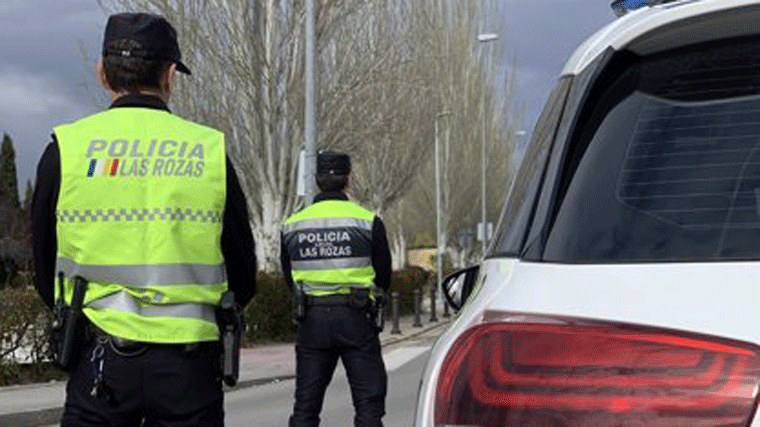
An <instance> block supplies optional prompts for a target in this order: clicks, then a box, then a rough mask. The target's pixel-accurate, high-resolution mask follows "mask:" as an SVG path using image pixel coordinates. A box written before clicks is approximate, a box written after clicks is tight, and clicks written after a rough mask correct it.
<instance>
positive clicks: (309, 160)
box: [254, 0, 317, 205]
mask: <svg viewBox="0 0 760 427" xmlns="http://www.w3.org/2000/svg"><path fill="white" fill-rule="evenodd" d="M255 3H256V2H254V4H255ZM305 33H306V34H305V36H306V40H305V45H306V46H305V52H304V55H305V58H304V62H305V64H304V66H305V70H304V87H305V91H306V99H305V105H304V177H305V180H306V181H305V182H304V184H305V188H304V189H305V194H306V199H305V200H304V201H305V204H306V205H310V204H311V202H312V199H313V198H314V194H316V188H315V183H314V171H315V169H316V167H317V152H316V151H317V150H316V131H315V129H316V126H315V119H314V115H315V113H314V110H315V104H316V101H315V90H314V85H315V81H314V80H315V79H314V68H315V65H314V63H315V59H314V55H315V53H314V50H315V47H314V45H315V43H316V42H315V29H314V0H306V29H305Z"/></svg>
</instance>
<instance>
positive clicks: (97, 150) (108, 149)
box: [86, 139, 205, 178]
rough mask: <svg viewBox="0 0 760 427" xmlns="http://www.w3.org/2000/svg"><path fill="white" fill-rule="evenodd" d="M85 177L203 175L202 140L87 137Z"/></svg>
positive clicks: (198, 176) (194, 176) (197, 176)
mask: <svg viewBox="0 0 760 427" xmlns="http://www.w3.org/2000/svg"><path fill="white" fill-rule="evenodd" d="M86 156H87V158H88V159H90V163H89V168H88V170H87V176H88V177H95V176H123V177H146V176H153V177H160V176H177V177H193V178H200V177H201V176H203V169H204V166H205V164H204V161H203V144H200V143H196V144H190V143H188V142H177V141H173V140H170V139H167V140H157V139H152V140H150V141H141V140H139V139H138V140H134V141H128V140H126V139H117V140H114V141H110V142H109V141H106V140H103V139H95V140H92V141H90V144H89V146H88V148H87V153H86Z"/></svg>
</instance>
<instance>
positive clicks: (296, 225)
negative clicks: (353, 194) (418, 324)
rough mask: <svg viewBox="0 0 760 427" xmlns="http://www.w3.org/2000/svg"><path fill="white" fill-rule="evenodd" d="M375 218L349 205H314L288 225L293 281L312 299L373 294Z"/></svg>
mask: <svg viewBox="0 0 760 427" xmlns="http://www.w3.org/2000/svg"><path fill="white" fill-rule="evenodd" d="M374 218H375V215H374V214H373V213H372V212H371V211H369V210H367V209H365V208H363V207H361V206H359V205H357V204H355V203H353V202H350V201H343V200H325V201H321V202H317V203H314V204H313V205H311V206H309V207H307V208H305V209H303V210H302V211H300V212H297V213H296V214H294V215H292V216H291V217H289V218H288V219H286V220H285V224H284V227H283V239H284V244H285V247H286V248H287V251H288V254H289V256H290V262H291V267H292V275H293V281H294V282H296V283H299V282H300V283H303V286H304V290H305V291H306V293H307V294H309V295H313V296H324V295H332V294H341V293H349V292H350V290H351V288H355V287H358V288H369V289H371V288H373V287H374V280H375V270H374V269H373V268H372V221H373V220H374Z"/></svg>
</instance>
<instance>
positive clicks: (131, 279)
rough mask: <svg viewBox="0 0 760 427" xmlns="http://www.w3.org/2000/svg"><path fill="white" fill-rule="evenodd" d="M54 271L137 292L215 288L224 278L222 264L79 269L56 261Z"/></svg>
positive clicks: (104, 266) (107, 266)
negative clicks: (154, 287)
mask: <svg viewBox="0 0 760 427" xmlns="http://www.w3.org/2000/svg"><path fill="white" fill-rule="evenodd" d="M55 271H60V272H63V273H64V275H65V276H66V277H74V276H81V277H86V278H87V279H88V280H90V281H93V282H102V283H121V284H124V285H130V286H135V287H138V288H143V287H148V286H151V285H159V286H170V285H187V284H195V285H216V284H219V283H222V282H224V281H225V278H226V277H227V275H226V273H225V271H226V269H225V265H224V264H218V265H201V264H183V265H177V264H169V265H79V264H77V263H75V262H74V261H72V260H69V259H65V258H58V260H56V267H55Z"/></svg>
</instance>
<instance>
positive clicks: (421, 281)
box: [0, 267, 432, 386]
mask: <svg viewBox="0 0 760 427" xmlns="http://www.w3.org/2000/svg"><path fill="white" fill-rule="evenodd" d="M24 277H25V278H26V277H29V276H24ZM431 278H432V275H431V273H429V272H427V271H425V270H423V269H422V268H419V267H410V268H407V269H405V270H401V271H396V272H393V274H392V277H391V291H398V292H399V293H400V294H401V305H400V309H401V313H402V314H410V313H412V312H413V305H412V295H413V292H414V290H415V289H419V290H420V291H421V292H422V296H423V298H429V292H430V288H429V286H430V282H431ZM27 280H28V279H27ZM243 312H244V319H245V324H246V328H245V332H244V334H243V345H244V346H253V345H257V344H266V343H271V342H292V341H293V339H294V337H295V330H296V329H295V325H294V324H293V321H292V319H291V315H290V292H289V291H288V289H287V287H286V286H285V281H284V279H283V277H282V275H281V274H267V273H259V275H258V277H257V292H256V296H255V297H254V298H253V299H252V300H251V302H250V303H249V304H248V305H247V306H246V307H245V309H244V310H243ZM387 313H388V315H390V309H389V310H388V311H387ZM50 321H51V313H50V310H49V309H48V308H47V306H45V304H44V303H43V302H42V300H41V299H40V297H39V295H38V294H37V291H36V290H35V289H34V288H32V287H31V286H29V283H28V282H27V283H26V285H25V286H23V287H20V288H9V289H4V290H0V386H2V385H9V384H19V383H28V382H40V381H47V380H50V379H61V378H65V374H64V373H63V372H62V371H60V370H58V369H55V368H53V367H52V365H51V364H50V363H49V361H48V360H49V357H48V351H49V343H48V332H47V331H48V328H49V325H50ZM20 348H23V349H24V350H23V352H24V354H23V356H24V360H20V361H19V360H14V358H13V352H14V351H17V350H18V349H20ZM17 362H21V364H18V363H17Z"/></svg>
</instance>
